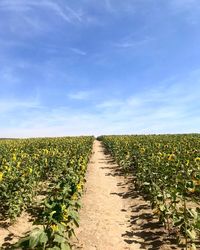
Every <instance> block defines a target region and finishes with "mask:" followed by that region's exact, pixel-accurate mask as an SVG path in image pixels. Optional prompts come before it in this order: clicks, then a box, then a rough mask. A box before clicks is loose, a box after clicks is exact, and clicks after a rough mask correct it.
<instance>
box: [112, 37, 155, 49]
mask: <svg viewBox="0 0 200 250" xmlns="http://www.w3.org/2000/svg"><path fill="white" fill-rule="evenodd" d="M154 40H155V39H154V38H151V37H145V38H143V39H141V40H137V39H134V37H130V36H129V37H125V38H123V39H122V40H121V41H119V42H115V43H113V45H114V46H115V47H118V48H124V49H126V48H137V47H139V46H142V45H146V44H149V43H150V42H152V41H154Z"/></svg>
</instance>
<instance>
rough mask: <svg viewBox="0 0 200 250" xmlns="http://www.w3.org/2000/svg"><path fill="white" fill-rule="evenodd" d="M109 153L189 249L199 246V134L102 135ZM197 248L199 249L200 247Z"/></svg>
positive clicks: (159, 217)
mask: <svg viewBox="0 0 200 250" xmlns="http://www.w3.org/2000/svg"><path fill="white" fill-rule="evenodd" d="M99 139H100V140H102V141H103V143H104V145H105V147H106V149H107V151H108V152H109V153H110V154H111V155H112V156H113V157H114V159H115V161H116V162H117V163H118V164H119V165H120V166H121V167H122V168H123V169H124V173H131V174H133V175H134V185H135V187H136V188H137V189H138V190H140V191H141V193H142V194H143V195H144V196H145V197H146V198H148V199H149V200H150V202H151V206H152V208H153V212H154V214H155V215H157V217H158V219H159V220H160V222H162V223H163V224H164V225H165V228H166V229H167V230H168V233H169V234H171V233H175V234H176V237H177V239H178V240H179V243H180V242H181V241H182V242H183V243H184V245H185V247H186V249H197V247H199V245H198V241H199V235H200V135H199V134H191V135H144V136H143V135H141V136H102V137H100V138H99ZM197 245H198V246H197Z"/></svg>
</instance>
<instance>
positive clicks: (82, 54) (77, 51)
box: [70, 48, 87, 56]
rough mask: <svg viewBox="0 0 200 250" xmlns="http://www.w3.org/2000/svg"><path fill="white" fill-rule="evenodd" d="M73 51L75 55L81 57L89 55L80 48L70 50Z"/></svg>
mask: <svg viewBox="0 0 200 250" xmlns="http://www.w3.org/2000/svg"><path fill="white" fill-rule="evenodd" d="M70 50H71V51H73V52H74V53H75V54H77V55H80V56H86V55H87V53H86V52H85V51H83V50H80V49H78V48H70Z"/></svg>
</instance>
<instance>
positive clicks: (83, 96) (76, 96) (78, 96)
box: [68, 91, 93, 100]
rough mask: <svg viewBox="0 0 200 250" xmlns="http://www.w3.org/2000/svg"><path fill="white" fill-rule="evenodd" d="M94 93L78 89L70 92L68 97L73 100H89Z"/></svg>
mask: <svg viewBox="0 0 200 250" xmlns="http://www.w3.org/2000/svg"><path fill="white" fill-rule="evenodd" d="M92 93H93V92H92V91H78V92H73V93H69V94H68V97H69V98H70V99H73V100H88V99H89V98H90V97H91V95H92Z"/></svg>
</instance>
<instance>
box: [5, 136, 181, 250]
mask: <svg viewBox="0 0 200 250" xmlns="http://www.w3.org/2000/svg"><path fill="white" fill-rule="evenodd" d="M86 179H87V182H86V184H85V190H84V194H83V197H82V208H81V210H80V227H79V228H78V229H76V235H77V238H78V240H77V239H74V240H73V243H74V247H73V250H123V249H127V250H128V249H129V250H138V249H148V250H161V249H162V250H171V249H178V248H177V247H176V245H175V244H174V240H173V238H172V239H170V238H168V237H167V236H166V233H165V232H164V229H163V227H162V226H161V225H159V223H158V222H157V219H155V218H154V217H153V213H152V211H151V209H150V206H149V204H148V202H147V201H144V199H143V198H142V197H141V196H140V195H139V194H138V192H136V191H135V189H134V184H133V177H130V176H129V177H124V176H123V174H122V173H121V170H120V167H119V166H118V165H117V164H116V163H115V162H114V161H113V159H112V158H111V156H110V155H108V154H105V152H104V147H103V146H102V144H101V142H99V141H95V142H94V145H93V154H92V157H91V160H90V163H89V165H88V170H87V174H86ZM4 224H6V222H5V221H0V249H2V248H1V246H2V244H3V246H4V247H3V249H12V246H11V245H10V244H12V243H14V242H16V241H17V240H18V239H19V238H20V237H21V236H23V235H24V234H25V233H26V232H27V231H29V230H31V229H33V227H34V226H33V225H32V222H31V217H30V215H29V214H28V213H27V212H24V213H23V214H22V216H20V217H19V218H18V219H17V221H16V222H15V223H14V224H13V225H11V226H8V227H7V226H5V225H4Z"/></svg>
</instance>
